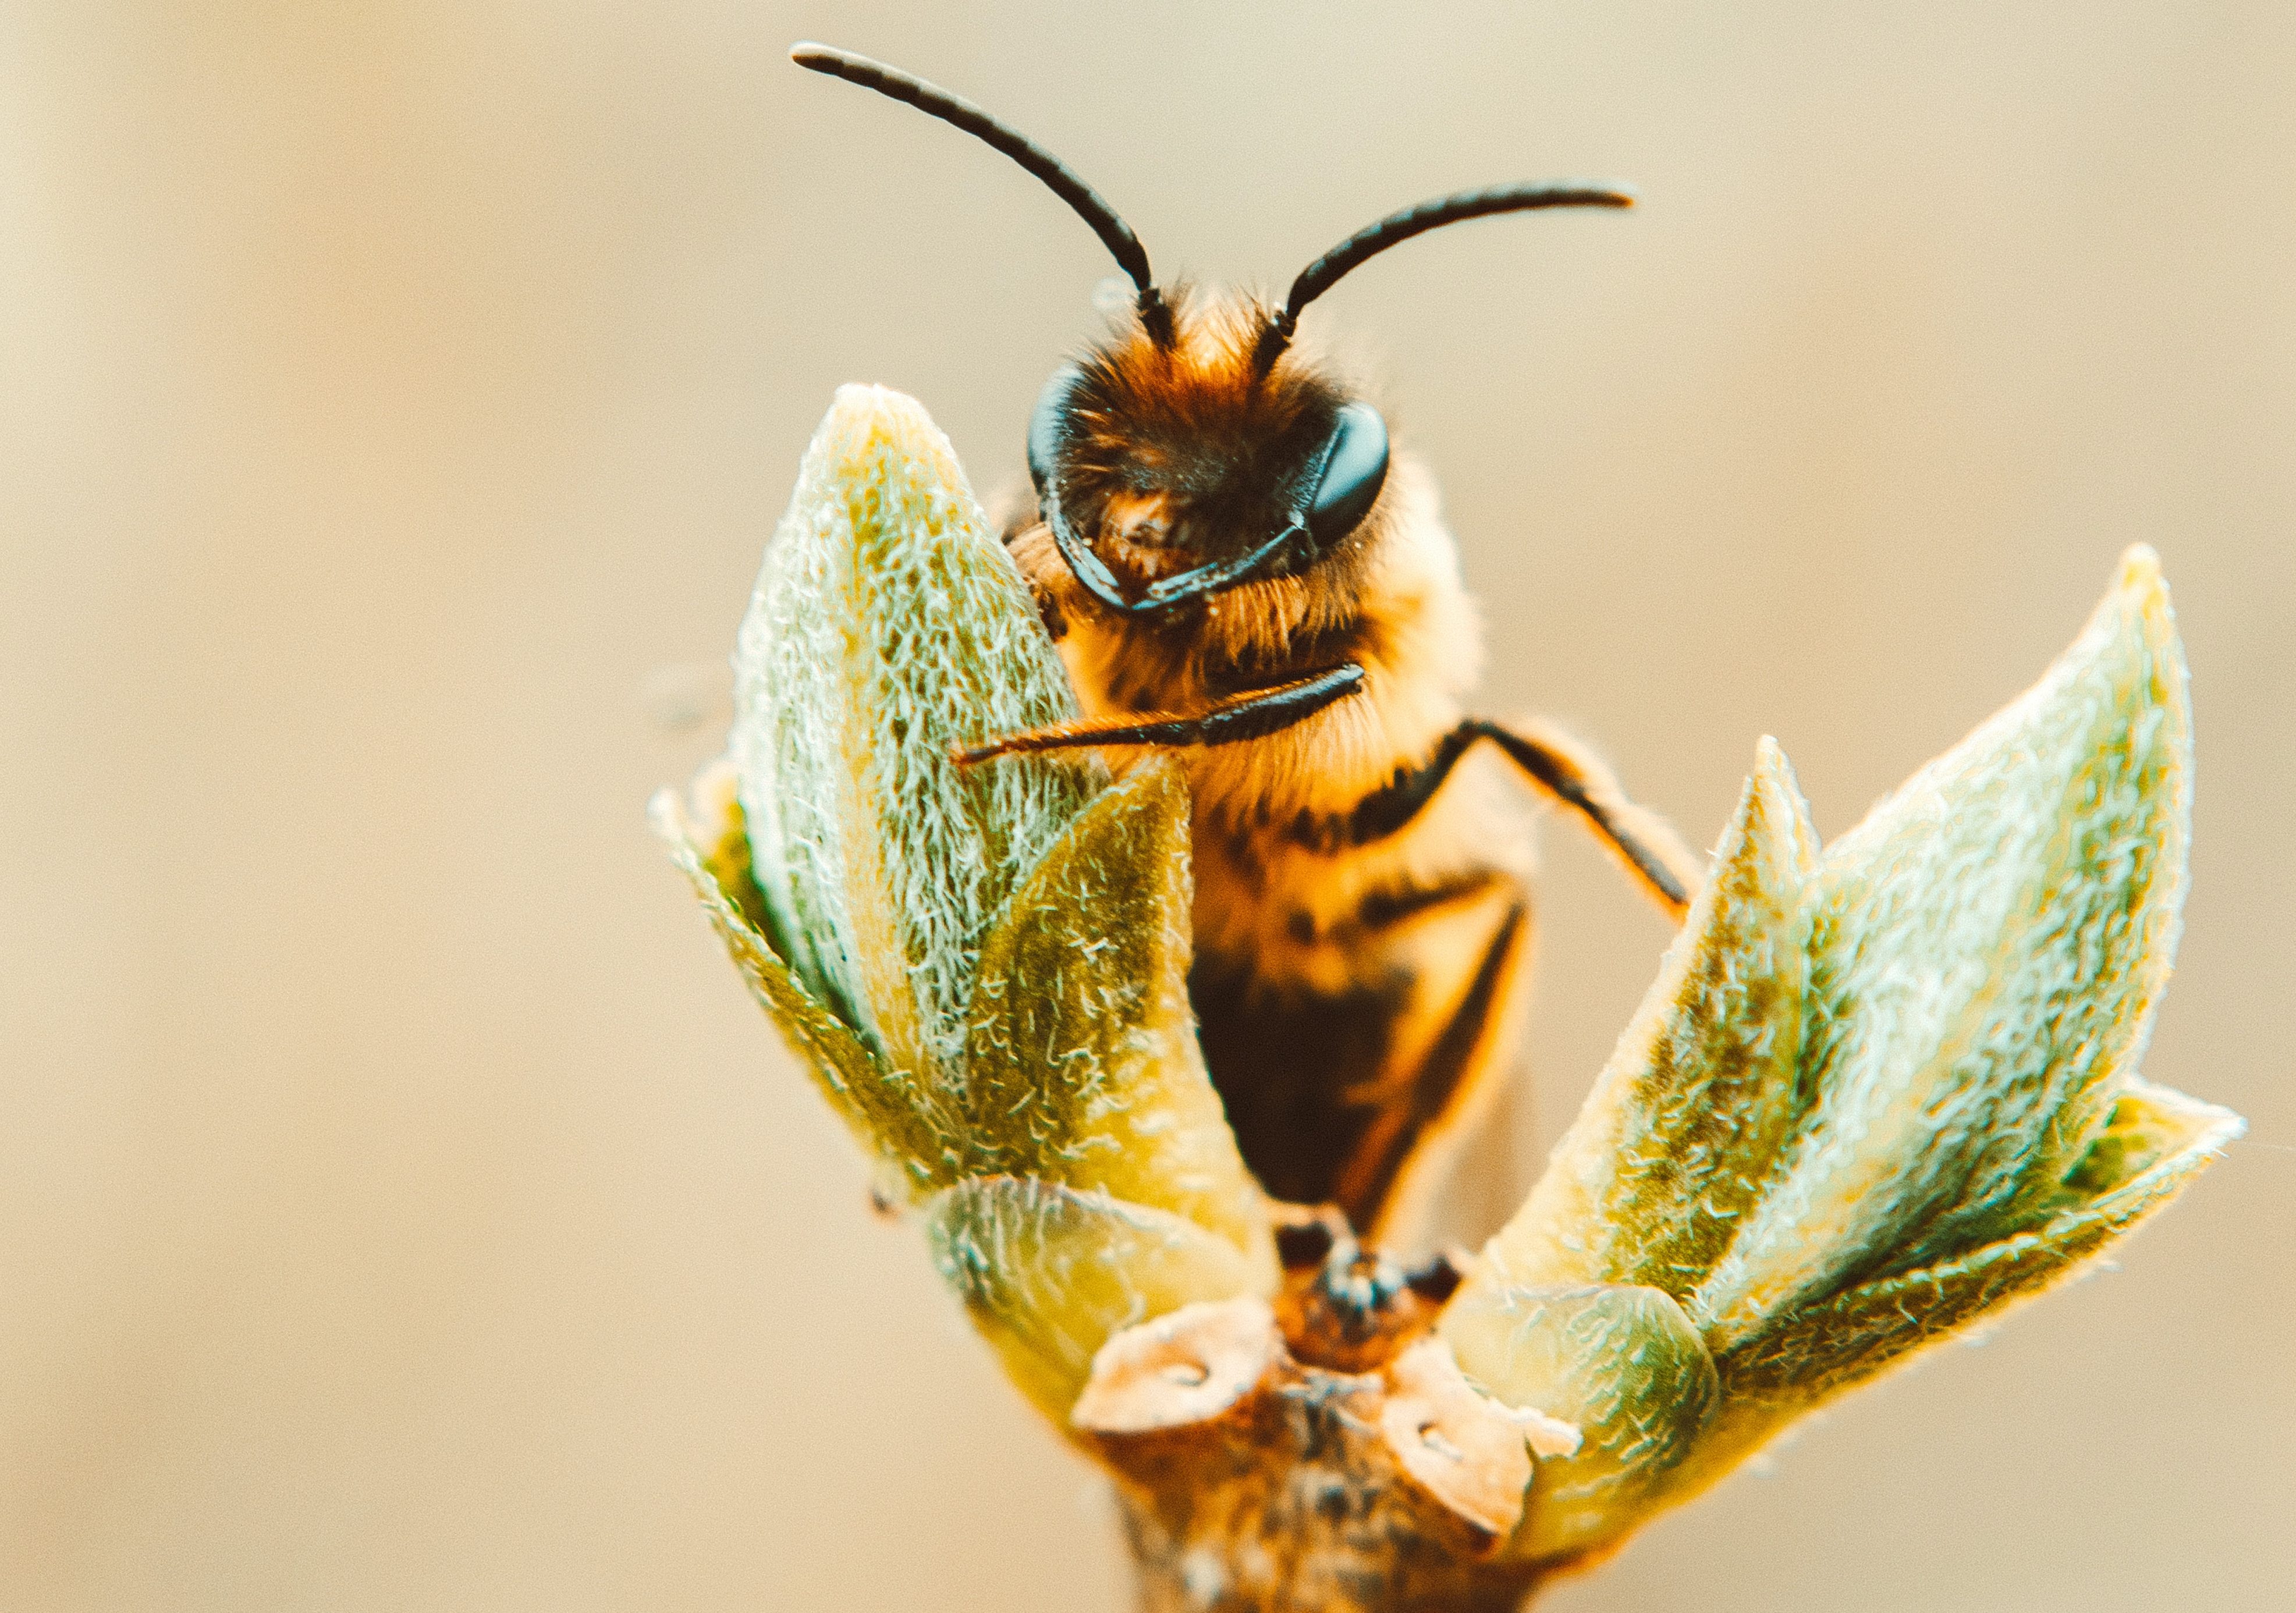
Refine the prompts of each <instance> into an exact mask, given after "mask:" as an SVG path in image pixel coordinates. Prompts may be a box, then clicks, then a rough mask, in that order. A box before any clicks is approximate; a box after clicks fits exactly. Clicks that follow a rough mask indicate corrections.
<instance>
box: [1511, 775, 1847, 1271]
mask: <svg viewBox="0 0 2296 1613" xmlns="http://www.w3.org/2000/svg"><path fill="white" fill-rule="evenodd" d="M1816 850H1817V840H1816V834H1815V832H1814V831H1812V830H1811V828H1810V825H1809V818H1808V808H1807V807H1806V806H1804V804H1803V802H1802V798H1801V793H1800V790H1798V789H1797V788H1796V787H1795V784H1794V781H1793V774H1792V770H1791V769H1790V768H1788V766H1786V761H1785V757H1784V755H1783V754H1782V753H1781V752H1780V751H1779V749H1778V748H1777V745H1776V743H1775V741H1771V740H1764V741H1762V743H1761V745H1760V747H1759V750H1758V752H1757V755H1756V757H1755V763H1754V773H1753V776H1752V777H1751V778H1750V779H1748V780H1747V782H1746V788H1745V790H1744V792H1743V794H1742V795H1741V796H1740V798H1739V801H1738V810H1737V812H1736V814H1735V815H1734V816H1733V818H1732V819H1731V822H1730V826H1729V828H1728V829H1727V830H1726V831H1724V833H1723V837H1722V843H1721V846H1720V847H1719V849H1718V851H1717V853H1716V856H1715V865H1714V872H1713V877H1712V878H1711V879H1710V880H1709V881H1708V883H1707V885H1706V888H1705V889H1703V890H1702V891H1701V892H1700V893H1699V896H1698V899H1697V901H1696V902H1695V903H1694V904H1693V905H1692V908H1691V911H1690V913H1689V916H1688V918H1687V919H1686V920H1685V921H1684V924H1683V929H1682V934H1681V936H1680V937H1679V938H1677V940H1676V942H1675V944H1674V946H1672V948H1670V949H1669V952H1668V953H1667V955H1666V960H1665V962H1663V963H1662V964H1661V967H1660V970H1659V978H1658V979H1657V980H1656V982H1655V983H1653V984H1652V987H1651V989H1650V991H1649V993H1648V994H1647V995H1645V996H1644V999H1643V1003H1642V1006H1641V1008H1640V1009H1639V1010H1638V1011H1636V1015H1635V1018H1634V1020H1633V1022H1632V1023H1631V1024H1629V1025H1628V1028H1627V1031H1626V1034H1625V1035H1624V1036H1621V1037H1620V1039H1619V1045H1618V1050H1617V1051H1616V1052H1613V1053H1612V1054H1611V1060H1610V1062H1609V1063H1608V1064H1607V1065H1606V1066H1605V1067H1604V1068H1603V1073H1602V1075H1601V1076H1600V1077H1598V1078H1597V1079H1596V1081H1595V1088H1594V1091H1593V1092H1592V1093H1589V1094H1588V1095H1587V1101H1586V1104H1585V1106H1584V1107H1583V1108H1582V1109H1580V1111H1579V1118H1578V1119H1577V1120H1576V1121H1574V1122H1573V1123H1572V1125H1571V1126H1570V1131H1569V1132H1568V1133H1567V1134H1565V1136H1564V1137H1563V1140H1562V1143H1561V1144H1560V1146H1558V1147H1557V1148H1556V1149H1555V1150H1554V1159H1553V1160H1552V1161H1551V1162H1550V1163H1549V1165H1548V1167H1547V1169H1546V1174H1545V1175H1543V1176H1541V1177H1540V1179H1539V1182H1538V1186H1537V1187H1536V1188H1535V1189H1534V1190H1533V1191H1532V1192H1531V1196H1530V1198H1529V1201H1528V1202H1527V1203H1525V1204H1524V1206H1523V1208H1522V1209H1521V1212H1520V1213H1518V1214H1517V1215H1516V1216H1515V1217H1514V1219H1513V1221H1511V1222H1510V1223H1508V1224H1507V1226H1506V1227H1505V1230H1504V1231H1502V1232H1500V1233H1499V1235H1498V1236H1497V1237H1496V1238H1494V1239H1493V1240H1491V1241H1490V1243H1489V1244H1488V1246H1487V1248H1486V1249H1485V1250H1484V1263H1483V1265H1482V1267H1481V1269H1480V1271H1479V1272H1478V1273H1476V1274H1475V1276H1474V1277H1473V1278H1472V1279H1471V1280H1470V1284H1469V1286H1470V1287H1471V1288H1490V1289H1494V1290H1497V1289H1507V1288H1513V1287H1518V1286H1531V1287H1542V1288H1551V1287H1556V1286H1563V1287H1568V1286H1571V1285H1577V1284H1586V1283H1646V1284H1648V1285H1650V1286H1652V1287H1653V1288H1657V1289H1661V1290H1664V1291H1665V1292H1667V1293H1669V1294H1671V1295H1673V1296H1675V1297H1676V1298H1681V1297H1683V1296H1685V1295H1686V1294H1688V1293H1690V1292H1691V1291H1692V1290H1693V1289H1695V1288H1696V1287H1697V1286H1698V1283H1699V1282H1700V1281H1701V1280H1702V1279H1703V1278H1704V1277H1705V1275H1706V1273H1708V1272H1709V1271H1710V1270H1711V1269H1712V1267H1713V1265H1714V1263H1715V1262H1716V1261H1717V1260H1718V1259H1719V1258H1720V1257H1721V1255H1722V1253H1723V1251H1724V1250H1725V1249H1727V1248H1728V1246H1729V1241H1730V1239H1731V1237H1732V1236H1733V1234H1734V1232H1735V1231H1736V1229H1737V1224H1738V1221H1739V1219H1740V1218H1741V1217H1742V1216H1744V1215H1745V1213H1746V1212H1747V1210H1748V1209H1749V1208H1750V1207H1751V1206H1752V1205H1753V1203H1754V1202H1755V1200H1757V1198H1758V1197H1759V1194H1760V1192H1761V1190H1762V1187H1763V1185H1764V1183H1765V1182H1766V1181H1767V1177H1768V1175H1769V1172H1770V1169H1771V1167H1772V1166H1773V1165H1774V1163H1775V1160H1776V1159H1777V1157H1778V1155H1779V1153H1780V1151H1781V1150H1783V1149H1784V1146H1785V1144H1786V1142H1787V1141H1788V1140H1789V1138H1790V1137H1791V1135H1792V1126H1793V1124H1794V1122H1795V1120H1796V1119H1797V1118H1798V1116H1799V1107H1798V1103H1797V1085H1796V1076H1797V1071H1798V1069H1799V1066H1800V1053H1801V1018H1802V988H1803V985H1804V981H1805V979H1806V978H1807V974H1808V954H1807V952H1806V946H1807V943H1808V935H1809V921H1808V916H1807V914H1806V913H1804V911H1803V893H1804V887H1805V885H1806V883H1807V881H1808V879H1809V876H1810V873H1811V872H1812V870H1813V868H1814V867H1815V865H1816Z"/></svg>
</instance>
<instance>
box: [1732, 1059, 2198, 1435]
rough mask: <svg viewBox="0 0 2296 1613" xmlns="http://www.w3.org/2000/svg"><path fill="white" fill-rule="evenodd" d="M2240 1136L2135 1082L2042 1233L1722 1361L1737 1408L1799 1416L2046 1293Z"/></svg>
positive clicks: (1989, 1247) (2182, 1100) (2180, 1100)
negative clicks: (1781, 1409)
mask: <svg viewBox="0 0 2296 1613" xmlns="http://www.w3.org/2000/svg"><path fill="white" fill-rule="evenodd" d="M2242 1130H2243V1123H2242V1121H2241V1119H2240V1118H2239V1117H2238V1116H2237V1115H2235V1114H2233V1113H2232V1112H2231V1111H2230V1110H2228V1109H2218V1108H2217V1107H2216V1106H2215V1105H2214V1104H2210V1103H2202V1102H2200V1101H2197V1100H2195V1099H2192V1098H2188V1097H2186V1096H2185V1095H2184V1094H2183V1093H2177V1092H2171V1091H2169V1090H2168V1089H2167V1088H2166V1087H2160V1086H2154V1085H2152V1084H2151V1083H2149V1082H2146V1081H2141V1080H2136V1081H2131V1082H2130V1083H2129V1084H2128V1087H2127V1088H2126V1089H2125V1090H2124V1091H2123V1092H2122V1093H2121V1094H2120V1098H2119V1100H2118V1101H2116V1102H2115V1103H2114V1105H2113V1110H2112V1118H2111V1120H2110V1121H2109V1123H2108V1124H2107V1125H2106V1126H2105V1127H2104V1129H2103V1132H2102V1133H2101V1134H2099V1135H2098V1136H2097V1137H2096V1138H2095V1140H2094V1141H2093V1142H2091V1143H2090V1145H2089V1149H2088V1152H2087V1156H2086V1157H2085V1158H2084V1159H2082V1160H2081V1161H2080V1163H2079V1166H2078V1167H2077V1168H2076V1169H2075V1171H2074V1172H2073V1174H2072V1175H2071V1179H2070V1180H2069V1181H2068V1182H2067V1183H2064V1185H2063V1186H2062V1189H2061V1191H2060V1193H2059V1195H2058V1198H2057V1201H2056V1203H2055V1205H2054V1208H2051V1209H2050V1210H2049V1211H2048V1212H2047V1213H2046V1218H2045V1219H2043V1220H2042V1221H2041V1222H2040V1224H2038V1225H2037V1226H2035V1227H2033V1228H2032V1229H2031V1230H2030V1231H2025V1232H2017V1233H2014V1234H2013V1235H2012V1236H2009V1237H2006V1238H2003V1239H2001V1240H1997V1241H1996V1242H1992V1243H1989V1244H1986V1245H1984V1246H1982V1247H1981V1248H1979V1249H1972V1250H1969V1251H1967V1252H1965V1253H1962V1254H1958V1255H1956V1256H1954V1257H1951V1258H1949V1259H1947V1260H1943V1261H1940V1262H1939V1263H1938V1264H1936V1265H1928V1266H1923V1267H1922V1268H1920V1269H1919V1270H1916V1271H1911V1272H1904V1273H1898V1274H1897V1275H1894V1276H1889V1277H1883V1278H1880V1279H1877V1280H1876V1281H1871V1282H1866V1283H1861V1284H1859V1285H1858V1286H1857V1287H1856V1288H1853V1289H1851V1290H1849V1291H1848V1292H1846V1293H1841V1294H1837V1295H1834V1296H1833V1298H1830V1299H1827V1300H1826V1301H1825V1302H1824V1303H1823V1304H1820V1305H1816V1306H1810V1307H1808V1308H1807V1309H1805V1310H1802V1311H1799V1312H1797V1313H1795V1314H1793V1316H1792V1318H1791V1319H1790V1320H1789V1321H1787V1322H1785V1323H1784V1324H1783V1325H1781V1326H1778V1327H1775V1328H1773V1329H1770V1330H1768V1331H1765V1332H1763V1333H1760V1334H1758V1335H1756V1336H1755V1337H1754V1338H1752V1339H1750V1340H1748V1341H1747V1342H1746V1343H1744V1344H1742V1345H1740V1346H1738V1347H1735V1348H1734V1349H1731V1350H1728V1351H1726V1352H1725V1353H1724V1355H1723V1356H1722V1359H1721V1367H1722V1374H1723V1380H1724V1382H1725V1383H1726V1385H1727V1386H1728V1389H1729V1393H1730V1396H1731V1397H1732V1398H1733V1399H1734V1400H1756V1401H1781V1402H1785V1403H1788V1404H1791V1406H1792V1408H1793V1409H1796V1410H1799V1409H1801V1408H1802V1407H1805V1406H1808V1405H1809V1404H1814V1403H1815V1402H1816V1401H1817V1400H1819V1399H1821V1398H1823V1397H1825V1396H1828V1395H1832V1394H1834V1393H1836V1392H1838V1391H1840V1390H1841V1389H1843V1388H1849V1386H1850V1385H1852V1384H1854V1383H1856V1382H1857V1381H1858V1380H1861V1379H1864V1378H1867V1377H1870V1376H1872V1375H1873V1374H1874V1372H1877V1371H1881V1370H1882V1369H1883V1368H1884V1367H1886V1366H1888V1365H1890V1363H1893V1362H1894V1361H1896V1360H1897V1359H1898V1357H1900V1356H1902V1355H1906V1354H1907V1353H1909V1352H1911V1351H1913V1350H1915V1349H1918V1348H1920V1347H1922V1346H1923V1345H1924V1344H1927V1343H1930V1342H1931V1340H1933V1339H1938V1338H1940V1337H1942V1336H1943V1335H1945V1334H1947V1333H1949V1332H1952V1331H1955V1330H1956V1329H1958V1328H1961V1327H1963V1326H1965V1325H1966V1324H1968V1323H1969V1322H1972V1321H1975V1320H1976V1319H1977V1318H1979V1317H1980V1316H1983V1315H1985V1314H1988V1313H1989V1312H1992V1311H1995V1310H1997V1309H1999V1308H2000V1307H2001V1306H2004V1305H2005V1304H2007V1303H2008V1302H2010V1301H2011V1300H2013V1299H2017V1298H2024V1297H2027V1296H2030V1295H2032V1294H2035V1293H2038V1292H2039V1291H2040V1290H2043V1289H2045V1288H2046V1287H2048V1286H2049V1285H2050V1284H2051V1283H2053V1282H2054V1281H2057V1280H2059V1279H2060V1278H2062V1277H2064V1276H2065V1275H2067V1274H2068V1273H2071V1272H2072V1271H2073V1270H2074V1268H2076V1267H2077V1266H2079V1265H2080V1264H2081V1263H2082V1262H2083V1261H2085V1260H2087V1259H2088V1258H2089V1257H2091V1256H2093V1255H2095V1254H2096V1253H2097V1252H2098V1251H2099V1250H2100V1249H2103V1248H2104V1246H2105V1245H2106V1244H2108V1243H2110V1242H2112V1240H2114V1239H2116V1238H2119V1237H2120V1236H2121V1235H2122V1234H2123V1233H2125V1232H2128V1231H2129V1230H2130V1229H2132V1228H2133V1227H2134V1226H2135V1225H2136V1224H2137V1223H2138V1222H2140V1221H2142V1220H2144V1218H2145V1217H2146V1216H2150V1215H2151V1214H2153V1211H2155V1210H2157V1209H2160V1208H2161V1207H2162V1206H2164V1205H2166V1204H2167V1203H2168V1202H2169V1200H2171V1199H2173V1198H2175V1197H2176V1195H2177V1193H2178V1192H2180V1191H2183V1189H2184V1188H2185V1184H2186V1183H2189V1182H2190V1181H2191V1180H2192V1179H2193V1177H2194V1176H2196V1175H2199V1174H2200V1172H2201V1171H2202V1168H2203V1167H2206V1166H2207V1165H2208V1163H2209V1162H2210V1159H2213V1158H2214V1157H2215V1156H2216V1155H2217V1154H2218V1152H2220V1151H2221V1150H2223V1148H2224V1146H2225V1144H2226V1143H2227V1142H2231V1141H2232V1140H2233V1139H2234V1138H2235V1137H2236V1136H2238V1135H2239V1134H2241V1132H2242Z"/></svg>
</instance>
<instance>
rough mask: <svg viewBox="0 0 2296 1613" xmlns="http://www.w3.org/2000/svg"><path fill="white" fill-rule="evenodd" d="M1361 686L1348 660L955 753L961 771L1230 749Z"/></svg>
mask: <svg viewBox="0 0 2296 1613" xmlns="http://www.w3.org/2000/svg"><path fill="white" fill-rule="evenodd" d="M1363 681H1364V669H1363V668H1362V667H1359V666H1357V664H1356V663H1355V662H1353V661H1349V662H1346V663H1344V664H1343V665H1341V666H1337V667H1333V668H1332V669H1331V670H1330V671H1328V672H1318V673H1316V674H1314V675H1311V676H1308V677H1302V678H1294V679H1293V680H1292V681H1291V682H1290V683H1288V684H1275V686H1274V687H1273V688H1268V689H1254V690H1252V691H1251V692H1248V693H1245V694H1238V695H1233V696H1231V697H1229V698H1228V699H1226V700H1221V701H1218V703H1217V704H1215V705H1212V706H1210V707H1208V708H1205V709H1204V710H1202V711H1200V712H1197V713H1195V714H1194V715H1193V716H1179V715H1177V714H1174V713H1170V712H1148V713H1145V714H1143V715H1141V716H1124V717H1101V718H1095V719H1092V720H1090V721H1078V722H1073V723H1055V724H1054V725H1052V726H1050V727H1048V728H1031V729H1029V730H1028V731H1027V732H1025V733H1008V734H1005V736H1004V737H1003V738H1001V739H995V740H990V741H988V742H987V743H985V744H980V745H974V746H971V747H960V748H959V749H956V750H955V753H954V754H955V757H956V761H957V765H958V766H967V767H969V766H972V765H973V764H974V763H976V762H985V761H987V760H988V759H989V758H990V757H998V756H1010V755H1014V754H1017V753H1019V752H1021V751H1024V750H1072V749H1078V748H1080V747H1090V746H1095V745H1159V746H1180V745H1230V744H1234V743H1235V742H1236V741H1239V740H1258V739H1265V738H1267V735H1269V734H1271V733H1282V732H1283V730H1284V729H1286V728H1289V727H1291V726H1292V725H1293V724H1294V723H1298V722H1302V721H1304V720H1306V719H1307V718H1308V717H1311V716H1315V715H1316V713H1317V712H1318V711H1321V710H1322V709H1324V707H1326V706H1328V705H1330V704H1332V702H1333V701H1334V700H1340V699H1341V698H1342V697H1344V696H1346V695H1349V694H1352V693H1354V692H1356V690H1357V689H1358V688H1360V687H1362V685H1363Z"/></svg>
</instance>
